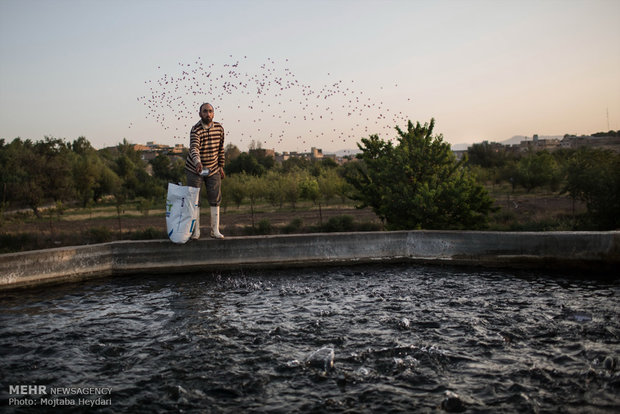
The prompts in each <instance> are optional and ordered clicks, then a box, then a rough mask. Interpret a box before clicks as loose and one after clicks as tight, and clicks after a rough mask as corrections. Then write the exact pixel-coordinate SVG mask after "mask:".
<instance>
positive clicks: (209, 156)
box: [185, 103, 225, 239]
mask: <svg viewBox="0 0 620 414" xmlns="http://www.w3.org/2000/svg"><path fill="white" fill-rule="evenodd" d="M198 113H199V115H200V121H199V122H198V123H197V124H196V125H194V126H193V127H192V130H191V132H190V136H189V137H190V138H189V153H188V154H187V159H186V160H185V173H186V175H187V185H188V186H191V187H198V188H200V187H201V186H202V181H203V180H204V182H205V186H206V188H207V199H208V201H209V205H210V206H211V237H214V238H216V239H223V238H224V236H223V235H222V233H220V203H221V201H222V189H221V183H222V179H224V178H225V174H224V161H225V159H224V128H223V127H222V125H221V124H220V123H219V122H213V115H214V113H215V111H214V109H213V106H212V105H211V104H208V103H204V104H202V105H200V109H199V111H198ZM199 237H200V208H199V209H198V219H197V220H196V227H195V229H194V233H193V234H192V239H198V238H199Z"/></svg>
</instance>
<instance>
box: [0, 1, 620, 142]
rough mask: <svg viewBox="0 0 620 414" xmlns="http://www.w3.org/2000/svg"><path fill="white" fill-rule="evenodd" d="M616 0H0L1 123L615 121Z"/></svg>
mask: <svg viewBox="0 0 620 414" xmlns="http://www.w3.org/2000/svg"><path fill="white" fill-rule="evenodd" d="M619 18H620V1H618V0H561V1H556V0H514V1H513V0H460V1H457V0H436V1H425V0H391V1H390V0H385V1H378V0H374V1H371V0H356V1H353V0H351V1H349V0H331V1H324V0H316V1H310V0H306V1H296V0H273V1H267V0H254V1H242V0H227V1H200V0H191V1H189V0H178V1H164V0H149V1H146V0H106V1H103V0H101V1H88V0H82V1H77V0H44V1H39V0H0V138H3V139H5V141H7V142H8V141H11V140H13V139H14V138H16V137H20V138H22V139H31V140H33V141H37V140H42V139H44V137H46V136H47V137H54V138H62V139H66V140H67V141H69V142H72V141H73V140H75V139H77V138H78V137H80V136H84V137H86V138H87V139H88V140H89V141H90V142H91V144H92V145H93V146H94V147H95V148H103V147H106V146H113V145H116V144H118V143H120V142H122V141H123V139H126V140H127V141H129V142H131V143H140V144H145V143H146V142H148V141H154V142H156V143H159V144H166V145H175V144H184V145H185V146H188V145H189V131H190V128H191V127H192V125H194V124H195V123H196V122H197V121H198V120H199V117H198V106H199V105H200V104H201V103H204V102H209V103H211V104H213V106H214V107H215V120H216V121H219V122H221V123H222V124H223V126H224V128H225V130H226V143H232V144H234V145H237V146H238V147H239V148H240V149H241V150H242V151H245V150H247V149H248V146H249V145H250V143H252V142H254V144H255V145H256V144H258V145H260V146H262V147H263V148H274V149H275V150H276V151H277V152H284V151H300V152H306V151H309V150H310V148H311V147H317V148H321V149H323V152H324V153H329V152H335V151H338V150H343V149H355V148H356V143H357V142H359V141H360V140H361V139H362V138H365V137H368V136H369V135H371V134H378V135H379V136H380V137H381V138H383V139H385V140H394V139H395V138H396V137H397V132H396V131H395V127H396V126H399V127H400V128H402V129H405V128H406V125H407V121H408V120H411V121H413V122H414V123H415V122H420V123H422V124H424V123H426V122H429V121H430V120H431V118H434V119H435V130H434V132H435V133H436V134H442V135H443V138H444V140H445V141H447V142H449V143H451V144H452V145H453V147H454V148H456V147H458V146H459V145H462V144H471V143H474V142H481V141H484V140H488V141H496V142H500V141H504V140H507V139H510V138H511V137H513V136H515V135H522V136H528V137H531V136H533V135H534V134H538V135H539V136H555V135H564V134H567V133H569V134H576V135H582V134H586V135H587V134H590V133H594V132H599V131H608V130H618V129H620V25H619V24H618V20H619Z"/></svg>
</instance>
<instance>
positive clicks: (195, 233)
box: [190, 207, 200, 240]
mask: <svg viewBox="0 0 620 414" xmlns="http://www.w3.org/2000/svg"><path fill="white" fill-rule="evenodd" d="M197 210H198V211H197V212H196V213H197V216H196V223H194V231H193V232H192V235H191V237H190V239H192V240H198V239H199V238H200V207H198V209H197Z"/></svg>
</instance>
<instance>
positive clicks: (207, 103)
mask: <svg viewBox="0 0 620 414" xmlns="http://www.w3.org/2000/svg"><path fill="white" fill-rule="evenodd" d="M205 105H211V104H210V103H209V102H205V103H203V104H202V105H200V108H198V112H202V107H203V106H205ZM211 108H213V110H214V111H215V107H214V106H213V105H211Z"/></svg>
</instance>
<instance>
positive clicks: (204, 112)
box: [200, 104, 214, 125]
mask: <svg viewBox="0 0 620 414" xmlns="http://www.w3.org/2000/svg"><path fill="white" fill-rule="evenodd" d="M213 113H214V111H213V107H212V106H211V105H209V104H206V105H202V107H201V108H200V119H202V122H204V123H205V124H207V125H208V124H210V123H211V121H213Z"/></svg>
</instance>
